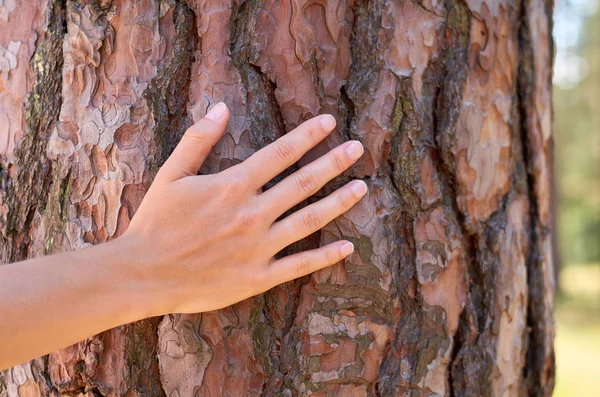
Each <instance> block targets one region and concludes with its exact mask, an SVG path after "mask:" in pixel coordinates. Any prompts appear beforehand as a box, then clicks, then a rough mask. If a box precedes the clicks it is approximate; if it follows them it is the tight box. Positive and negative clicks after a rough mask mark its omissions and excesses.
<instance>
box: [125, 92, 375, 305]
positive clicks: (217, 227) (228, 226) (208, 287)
mask: <svg viewBox="0 0 600 397" xmlns="http://www.w3.org/2000/svg"><path fill="white" fill-rule="evenodd" d="M228 119H229V111H228V109H227V107H226V106H225V104H222V103H221V104H218V105H216V106H215V107H214V108H213V109H211V111H210V112H209V113H208V114H207V115H206V117H205V118H203V119H202V120H200V121H199V122H197V123H196V124H195V125H193V126H192V127H190V128H189V129H188V130H187V131H186V133H185V134H184V136H183V138H182V139H181V141H180V142H179V144H178V146H177V147H176V148H175V150H174V151H173V153H172V155H171V156H170V157H169V159H168V160H167V161H166V162H165V164H164V165H163V167H162V168H161V169H160V171H159V172H158V174H157V176H156V179H155V180H154V182H153V184H152V186H151V187H150V189H149V190H148V192H147V194H146V196H145V197H144V199H143V201H142V203H141V205H140V207H139V209H138V211H137V212H136V214H135V216H134V217H133V219H132V220H131V224H130V225H129V228H128V229H127V231H126V232H125V233H124V234H123V236H122V237H120V238H119V239H123V241H127V242H128V245H127V246H128V247H133V256H135V258H134V262H135V264H134V266H133V268H134V270H135V273H136V275H135V276H134V277H135V278H136V279H137V280H139V281H140V282H141V283H142V284H143V285H144V286H146V287H148V288H147V290H148V291H149V294H147V296H148V297H149V298H148V299H150V305H152V306H153V308H154V311H153V314H154V315H159V314H165V313H170V312H177V313H190V312H204V311H209V310H215V309H219V308H222V307H225V306H229V305H231V304H233V303H236V302H239V301H241V300H243V299H246V298H248V297H251V296H254V295H257V294H259V293H261V292H264V291H266V290H268V289H270V288H272V287H274V286H276V285H278V284H281V283H283V282H286V281H289V280H293V279H295V278H297V277H301V276H305V275H307V274H310V273H312V272H314V271H316V270H319V269H322V268H324V267H327V266H330V265H333V264H335V263H337V262H339V261H341V260H342V259H344V258H345V257H346V256H348V255H350V254H351V253H352V251H353V249H354V247H353V245H352V243H350V242H349V241H338V242H335V243H331V244H328V245H326V246H324V247H320V248H318V249H314V250H310V251H305V252H301V253H297V254H294V255H290V256H287V257H284V258H281V259H278V260H275V259H274V255H275V254H276V253H277V252H279V251H281V250H282V249H283V248H285V247H286V246H288V245H290V244H292V243H293V242H295V241H298V240H300V239H302V238H304V237H306V236H308V235H310V234H312V233H314V232H315V231H317V230H319V229H320V228H322V227H323V226H325V225H326V224H327V223H329V222H330V221H331V220H333V219H334V218H336V217H337V216H339V215H341V214H342V213H344V212H345V211H347V210H349V209H350V208H351V207H352V206H353V205H354V204H356V203H357V202H358V201H359V200H360V199H361V198H362V197H363V196H364V195H365V194H366V192H367V185H366V184H365V183H364V182H363V181H360V180H355V181H352V182H350V183H348V184H346V185H345V186H343V187H342V188H340V189H338V190H337V191H335V192H333V193H332V194H331V195H329V196H327V197H325V198H323V199H322V200H320V201H318V202H316V203H313V204H311V205H309V206H307V207H305V208H302V209H301V210H299V211H297V212H295V213H293V214H291V215H289V216H287V217H286V218H284V219H281V220H277V218H279V217H280V216H281V215H282V214H283V213H284V212H286V211H287V210H289V209H290V208H291V207H293V206H294V205H296V204H298V203H300V202H301V201H303V200H305V199H306V198H308V197H309V196H311V195H313V194H314V193H316V192H317V191H318V190H319V189H320V188H321V187H322V186H323V185H325V183H327V182H328V181H329V180H331V179H333V178H334V177H336V176H337V175H339V174H341V173H342V172H343V171H344V170H346V169H347V168H349V167H350V166H351V165H352V164H353V163H354V162H355V161H356V160H357V159H358V158H360V156H361V155H362V153H363V147H362V145H361V144H360V143H359V142H356V141H350V142H345V143H344V144H342V145H340V146H338V147H336V148H335V149H333V150H331V151H330V152H329V153H327V154H325V155H324V156H322V157H320V158H319V159H317V160H315V161H313V162H312V163H310V164H308V165H306V166H304V167H302V168H301V169H300V170H298V171H296V172H295V173H293V174H292V175H290V176H288V177H286V178H285V179H283V180H282V181H281V182H279V183H278V184H276V185H275V186H273V187H272V188H270V189H269V190H267V191H265V192H262V191H261V187H262V186H263V185H265V184H266V183H267V182H268V181H270V180H271V179H272V178H274V177H275V176H276V175H278V174H280V173H281V172H282V171H284V170H285V169H286V168H288V167H289V166H291V165H292V164H294V163H295V162H296V161H298V160H299V159H300V158H301V157H302V155H303V154H304V153H306V152H307V151H308V150H309V149H311V148H312V147H314V146H315V145H316V144H317V143H319V142H320V141H322V140H323V139H324V138H325V137H327V135H328V134H329V133H330V132H331V131H332V130H333V128H334V127H335V119H334V118H333V117H332V116H331V115H321V116H317V117H314V118H312V119H310V120H308V121H306V122H305V123H303V124H301V125H300V126H299V127H298V128H296V129H295V130H293V131H291V132H289V133H288V134H286V135H285V136H283V137H282V138H280V139H278V140H277V141H276V142H274V143H272V144H270V145H268V146H266V147H264V148H262V149H261V150H259V151H257V152H256V153H254V154H253V155H252V156H251V157H249V158H248V159H247V160H245V161H244V162H242V163H240V164H237V165H235V166H233V167H231V168H228V169H227V170H225V171H222V172H219V173H218V174H213V175H196V174H197V172H198V170H199V169H200V166H201V164H202V162H203V161H204V159H205V158H206V156H207V155H208V154H209V152H210V149H211V148H212V146H213V145H214V144H215V143H216V142H217V141H218V140H219V138H220V137H221V135H222V134H223V132H224V130H225V126H226V125H227V121H228ZM119 239H118V240H119Z"/></svg>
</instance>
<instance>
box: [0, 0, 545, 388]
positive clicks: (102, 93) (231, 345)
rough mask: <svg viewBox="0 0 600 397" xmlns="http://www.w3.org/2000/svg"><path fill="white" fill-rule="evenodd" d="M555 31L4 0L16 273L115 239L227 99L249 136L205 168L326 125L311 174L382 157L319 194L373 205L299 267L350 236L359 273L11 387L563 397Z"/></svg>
mask: <svg viewBox="0 0 600 397" xmlns="http://www.w3.org/2000/svg"><path fill="white" fill-rule="evenodd" d="M551 13H552V3H551V0H521V1H517V2H513V1H510V0H497V1H490V0H467V1H451V0H447V1H445V2H444V1H442V0H438V1H436V0H424V1H420V2H419V1H416V0H413V1H410V0H406V1H401V0H397V1H394V0H373V1H366V0H348V1H344V0H329V1H327V0H289V1H277V0H254V1H250V0H248V1H241V0H197V1H194V0H189V1H183V0H79V1H73V0H67V1H65V0H30V1H28V0H0V72H1V80H0V81H1V85H0V261H2V262H11V261H17V260H21V259H24V258H27V257H34V256H39V255H45V254H49V253H53V252H59V251H64V250H75V249H81V248H83V247H85V246H87V245H89V244H98V243H102V242H104V241H109V240H111V239H114V238H116V237H118V236H119V235H120V234H121V233H122V232H123V231H124V230H125V229H126V228H127V225H128V223H129V220H130V219H131V217H132V216H133V214H134V213H135V211H136V209H137V207H138V205H139V203H140V201H141V199H142V197H143V195H144V192H145V191H146V189H147V188H148V186H149V184H150V182H151V181H152V178H153V176H154V175H155V173H156V170H157V169H158V167H159V166H160V165H161V164H162V162H163V161H164V160H165V159H166V157H167V156H168V155H169V153H170V152H171V150H172V149H173V147H174V145H175V144H176V143H177V141H178V140H179V138H180V136H181V135H182V134H183V132H184V130H185V129H186V128H187V127H188V126H189V125H191V124H192V123H193V121H194V120H197V119H199V118H200V117H202V116H203V115H204V114H205V113H206V111H207V109H208V108H209V106H211V104H213V103H215V102H217V101H221V100H223V101H225V102H226V103H227V104H228V105H229V106H230V108H231V110H232V113H231V121H230V124H229V127H228V130H227V132H226V134H225V136H224V137H223V139H222V140H221V141H220V142H219V144H218V145H217V146H216V147H215V149H214V151H213V152H212V154H211V156H210V157H209V159H208V161H207V163H206V164H205V166H203V168H202V170H201V172H205V173H212V172H217V171H219V170H223V169H224V168H226V167H228V166H230V165H232V164H235V163H237V162H240V161H242V160H244V159H245V158H247V157H248V156H249V155H251V154H252V153H253V152H254V151H256V150H257V149H258V148H260V147H262V146H264V145H266V144H268V143H269V142H271V141H273V140H274V139H276V138H277V137H279V136H281V135H282V134H284V133H285V131H287V130H290V129H292V128H293V127H295V126H297V125H298V124H299V123H301V122H302V121H304V120H306V119H308V118H310V117H312V116H314V115H316V114H319V113H324V112H328V113H331V114H333V115H334V116H335V117H336V119H337V120H338V127H337V129H336V131H335V132H334V133H333V135H332V136H331V137H330V138H329V139H328V140H327V142H325V143H324V144H322V145H321V146H320V147H318V148H316V149H315V150H314V151H312V152H311V153H310V154H309V155H307V156H306V158H305V159H304V160H303V161H302V162H301V164H304V163H306V162H307V161H310V160H311V159H313V158H315V157H316V156H318V155H319V154H321V153H323V152H324V151H325V150H326V149H327V148H328V147H333V146H334V145H337V144H339V143H341V142H342V141H344V140H347V139H359V140H360V141H362V142H363V144H364V146H365V148H366V152H365V156H364V158H363V159H362V160H361V161H360V162H359V163H358V164H357V165H356V166H355V167H353V169H352V170H351V171H350V172H347V173H346V174H345V175H344V176H342V177H339V178H337V180H336V181H334V182H333V183H331V184H330V185H328V187H327V188H326V189H325V191H324V192H322V194H320V195H318V196H317V197H315V198H314V199H318V198H319V197H322V196H323V195H324V194H326V193H328V192H330V191H331V190H332V189H334V188H336V187H337V186H340V185H341V184H342V183H344V182H345V181H347V180H349V179H350V178H361V179H363V180H365V181H366V182H367V184H368V185H369V189H370V191H369V195H368V197H366V198H365V199H364V200H363V201H362V202H361V203H360V204H359V205H358V206H357V207H356V208H354V209H353V210H352V211H350V212H349V213H348V214H347V215H346V216H343V217H341V218H339V219H338V220H336V221H335V222H332V223H331V224H330V225H328V226H327V227H326V228H325V229H324V230H323V231H322V232H320V233H316V234H315V235H313V236H311V237H310V238H308V239H306V240H304V241H302V242H299V243H297V244H295V245H294V246H292V247H290V248H289V249H287V250H286V252H284V253H283V254H287V253H291V252H295V251H298V250H302V249H306V248H310V247H316V246H318V245H320V244H325V243H328V242H330V241H333V240H335V239H339V238H340V237H344V238H347V239H350V240H352V241H353V242H354V243H355V245H356V247H357V251H356V252H355V253H354V254H353V255H352V256H351V257H350V258H349V259H348V260H346V261H345V263H340V264H338V265H335V266H334V267H332V268H330V269H327V270H323V271H320V272H317V273H316V274H314V275H312V276H311V277H305V278H303V279H300V280H297V281H295V282H291V283H288V284H286V285H282V286H279V287H276V288H274V289H273V290H271V291H269V292H268V293H266V294H264V295H262V296H257V297H255V298H252V299H249V300H247V301H244V302H241V303H239V304H236V305H234V306H232V307H230V308H227V309H224V310H221V311H218V312H211V313H203V314H193V315H178V314H173V315H169V316H165V317H163V318H153V319H148V320H144V321H140V322H138V323H135V324H130V325H126V326H122V327H119V328H116V329H113V330H110V331H107V332H104V333H103V334H101V335H97V336H95V337H93V338H91V339H89V340H86V341H84V342H81V343H79V344H76V345H74V346H71V347H69V348H66V349H64V350H61V351H58V352H55V353H52V354H50V355H49V356H46V357H42V358H39V359H36V360H34V361H31V362H29V363H26V364H23V365H19V366H16V367H14V368H12V369H9V370H7V371H4V372H3V373H0V396H2V397H5V396H10V397H13V396H22V397H25V396H27V397H29V396H39V395H43V396H47V395H49V396H57V395H84V396H90V397H91V396H99V395H106V396H117V395H126V396H129V397H130V396H165V395H166V396H180V397H184V396H213V397H215V396H256V395H264V396H296V395H315V396H375V395H380V396H525V395H530V396H549V395H551V393H552V388H553V382H554V355H553V348H552V344H553V335H554V328H553V318H552V306H553V303H552V299H553V285H554V279H553V277H554V273H553V271H552V258H551V251H552V243H551V241H552V240H551V237H552V235H551V228H552V223H551V217H550V210H549V204H550V196H551V187H550V171H551V165H552V137H551V132H552V126H551V124H552V123H551V119H552V113H551V96H550V91H551V83H550V71H551V55H552V42H551V37H550V31H551ZM268 187H269V185H268V186H267V188H268ZM314 199H313V200H314ZM198 232H199V233H202V231H201V230H199V231H198ZM82 266H85V264H82ZM57 288H60V286H57Z"/></svg>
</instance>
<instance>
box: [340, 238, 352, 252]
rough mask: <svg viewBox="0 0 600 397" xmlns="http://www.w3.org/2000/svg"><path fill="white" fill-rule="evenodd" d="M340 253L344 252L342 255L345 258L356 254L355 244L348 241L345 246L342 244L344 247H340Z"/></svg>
mask: <svg viewBox="0 0 600 397" xmlns="http://www.w3.org/2000/svg"><path fill="white" fill-rule="evenodd" d="M340 251H341V252H342V255H344V256H348V255H350V254H351V253H353V252H354V244H352V243H350V242H348V241H346V242H345V243H344V244H342V246H341V247H340Z"/></svg>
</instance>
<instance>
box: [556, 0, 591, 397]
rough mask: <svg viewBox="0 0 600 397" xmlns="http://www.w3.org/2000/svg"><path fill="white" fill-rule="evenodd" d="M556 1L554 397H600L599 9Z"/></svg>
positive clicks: (578, 1) (584, 1)
mask: <svg viewBox="0 0 600 397" xmlns="http://www.w3.org/2000/svg"><path fill="white" fill-rule="evenodd" d="M598 8H599V7H598V0H556V8H555V17H554V39H555V44H556V58H555V61H554V62H555V63H554V94H553V95H554V112H555V114H554V121H555V124H554V126H555V129H554V143H555V155H556V158H555V171H556V172H555V178H556V180H555V183H556V196H557V197H556V222H557V224H556V226H557V228H556V234H557V247H556V248H557V252H558V257H557V258H556V259H557V264H558V265H559V291H558V294H557V298H556V325H557V328H556V360H557V361H556V362H557V378H556V388H555V392H554V396H557V397H563V396H600V362H599V361H600V11H599V9H598Z"/></svg>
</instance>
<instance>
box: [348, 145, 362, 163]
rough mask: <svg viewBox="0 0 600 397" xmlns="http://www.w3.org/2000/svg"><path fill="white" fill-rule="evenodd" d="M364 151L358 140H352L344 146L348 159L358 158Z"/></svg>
mask: <svg viewBox="0 0 600 397" xmlns="http://www.w3.org/2000/svg"><path fill="white" fill-rule="evenodd" d="M363 152H364V148H363V145H361V144H360V142H358V141H352V142H351V143H350V144H349V145H348V147H347V148H346V153H348V157H350V160H353V161H354V160H358V159H359V158H360V156H362V154H363Z"/></svg>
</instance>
